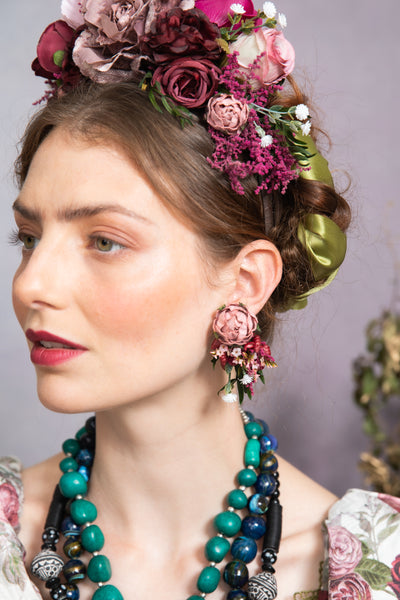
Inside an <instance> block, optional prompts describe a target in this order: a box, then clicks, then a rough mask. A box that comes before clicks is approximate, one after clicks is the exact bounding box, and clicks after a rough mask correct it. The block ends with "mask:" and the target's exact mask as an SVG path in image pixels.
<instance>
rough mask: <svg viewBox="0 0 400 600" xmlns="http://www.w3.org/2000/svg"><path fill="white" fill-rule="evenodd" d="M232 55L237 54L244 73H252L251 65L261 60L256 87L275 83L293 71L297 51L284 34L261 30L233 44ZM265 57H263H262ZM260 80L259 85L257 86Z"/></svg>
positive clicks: (241, 37) (240, 37) (267, 29)
mask: <svg viewBox="0 0 400 600" xmlns="http://www.w3.org/2000/svg"><path fill="white" fill-rule="evenodd" d="M229 51H230V52H231V53H233V52H238V53H239V54H238V56H237V61H238V64H239V65H240V67H241V69H242V71H243V72H245V73H246V72H247V73H248V74H249V73H250V68H249V67H250V65H251V64H253V63H254V61H255V60H256V59H257V57H260V59H259V64H258V66H257V69H256V70H255V71H254V73H253V77H254V76H255V77H256V81H255V82H254V87H255V88H257V87H259V86H260V85H261V84H264V85H268V84H271V83H276V82H277V81H279V80H281V79H283V78H284V77H286V76H287V75H289V74H290V73H291V72H292V71H293V69H294V59H295V52H294V48H293V46H292V44H291V43H290V42H288V40H287V39H286V38H285V36H284V35H283V33H282V32H281V31H277V30H276V29H269V28H267V27H261V28H260V29H257V30H255V31H254V32H253V33H251V34H250V35H246V34H241V35H239V37H238V39H237V40H236V41H235V42H233V43H232V44H230V46H229ZM260 55H263V56H260ZM257 81H258V83H257Z"/></svg>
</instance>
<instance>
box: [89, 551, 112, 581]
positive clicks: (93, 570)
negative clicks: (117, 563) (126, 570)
mask: <svg viewBox="0 0 400 600" xmlns="http://www.w3.org/2000/svg"><path fill="white" fill-rule="evenodd" d="M87 575H88V577H89V579H90V580H91V581H94V582H95V583H99V582H100V581H102V582H104V581H108V580H109V579H111V565H110V561H109V560H108V558H107V556H104V554H97V556H93V558H92V559H91V561H90V562H89V564H88V568H87Z"/></svg>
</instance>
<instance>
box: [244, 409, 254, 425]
mask: <svg viewBox="0 0 400 600" xmlns="http://www.w3.org/2000/svg"><path fill="white" fill-rule="evenodd" d="M244 414H245V415H246V417H247V418H248V419H249V421H250V423H251V422H252V421H255V420H256V419H255V417H254V415H253V413H252V412H250V411H249V410H245V411H244Z"/></svg>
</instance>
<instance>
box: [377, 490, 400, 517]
mask: <svg viewBox="0 0 400 600" xmlns="http://www.w3.org/2000/svg"><path fill="white" fill-rule="evenodd" d="M378 498H379V500H382V501H383V502H386V504H389V506H391V507H392V508H394V510H396V511H397V512H398V513H400V498H396V497H395V496H389V494H378Z"/></svg>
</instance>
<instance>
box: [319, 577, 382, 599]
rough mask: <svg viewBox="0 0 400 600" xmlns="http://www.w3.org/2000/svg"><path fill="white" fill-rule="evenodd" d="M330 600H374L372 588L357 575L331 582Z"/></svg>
mask: <svg viewBox="0 0 400 600" xmlns="http://www.w3.org/2000/svg"><path fill="white" fill-rule="evenodd" d="M329 598H330V600H344V599H346V600H372V595H371V588H370V587H369V585H368V583H367V582H366V581H365V580H364V579H363V578H362V577H361V576H360V575H358V574H357V573H350V574H348V575H344V577H341V578H340V579H333V580H332V581H330V582H329Z"/></svg>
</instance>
